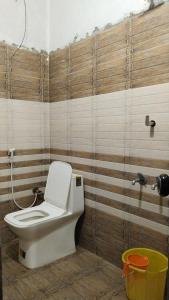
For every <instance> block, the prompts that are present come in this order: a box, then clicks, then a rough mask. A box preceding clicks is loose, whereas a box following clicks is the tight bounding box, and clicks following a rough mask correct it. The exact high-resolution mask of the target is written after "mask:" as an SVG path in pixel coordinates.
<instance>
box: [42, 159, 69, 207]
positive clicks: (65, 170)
mask: <svg viewBox="0 0 169 300" xmlns="http://www.w3.org/2000/svg"><path fill="white" fill-rule="evenodd" d="M71 178H72V167H71V166H70V165H69V164H67V163H64V162H60V161H55V162H53V163H52V164H51V165H50V168H49V174H48V178H47V184H46V189H45V195H44V198H45V201H46V202H48V203H50V204H52V205H54V206H57V207H59V208H62V209H64V210H66V207H67V201H68V196H69V190H70V184H71Z"/></svg>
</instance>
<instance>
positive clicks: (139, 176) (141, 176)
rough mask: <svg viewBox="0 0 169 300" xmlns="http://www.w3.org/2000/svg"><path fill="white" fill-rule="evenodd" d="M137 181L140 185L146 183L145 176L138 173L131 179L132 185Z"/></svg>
mask: <svg viewBox="0 0 169 300" xmlns="http://www.w3.org/2000/svg"><path fill="white" fill-rule="evenodd" d="M137 182H138V183H139V184H140V185H145V184H146V183H147V180H146V178H145V177H144V175H143V174H141V173H138V174H137V177H136V178H135V179H134V180H132V185H135V184H136V183H137Z"/></svg>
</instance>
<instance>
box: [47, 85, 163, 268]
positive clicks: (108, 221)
mask: <svg viewBox="0 0 169 300" xmlns="http://www.w3.org/2000/svg"><path fill="white" fill-rule="evenodd" d="M168 99H169V84H162V85H156V86H149V87H143V88H138V89H130V90H127V91H120V92H114V93H110V94H105V95H99V96H91V97H86V98H81V99H80V98H79V99H75V100H71V101H69V100H68V101H62V102H57V103H52V104H51V106H50V108H51V114H50V122H51V159H56V160H63V161H67V162H70V163H71V165H72V167H73V170H74V172H77V173H80V174H82V175H83V176H84V178H85V204H86V210H85V217H84V221H83V226H82V232H81V238H80V243H81V245H82V246H84V247H87V248H88V249H90V250H92V251H94V252H96V253H97V254H99V255H101V256H103V257H105V258H106V259H109V260H110V261H113V262H114V263H116V264H120V255H121V253H122V251H123V250H124V249H126V248H129V247H133V246H142V247H151V248H155V249H158V250H161V251H162V252H164V253H167V247H168V242H167V239H168V235H169V198H168V197H167V198H160V197H159V195H158V193H157V191H152V190H151V185H152V184H153V183H154V182H155V176H158V175H160V174H161V173H167V174H168V172H169V168H168V163H169V160H168V157H169V100H168ZM147 114H148V115H150V118H151V119H153V120H155V121H156V124H157V125H156V127H155V130H154V134H153V135H152V133H151V134H150V127H146V126H145V116H146V115H147ZM137 172H141V173H143V174H144V175H145V176H146V177H147V180H148V184H147V185H146V186H145V187H143V188H141V189H140V186H139V184H136V185H135V186H133V185H132V184H131V181H132V180H133V179H134V178H135V177H136V174H137Z"/></svg>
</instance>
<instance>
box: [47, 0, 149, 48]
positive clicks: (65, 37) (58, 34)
mask: <svg viewBox="0 0 169 300" xmlns="http://www.w3.org/2000/svg"><path fill="white" fill-rule="evenodd" d="M49 1H50V43H49V50H55V49H56V48H62V47H64V46H65V45H67V44H68V43H70V42H72V41H73V39H74V36H75V35H76V34H78V38H79V39H80V38H82V37H84V36H85V35H86V33H87V32H89V34H91V33H92V31H93V29H94V28H95V27H96V26H97V27H103V26H105V25H106V24H107V23H110V22H111V23H113V24H114V23H117V22H119V21H120V20H121V19H123V18H124V17H125V16H127V15H129V13H130V12H139V11H141V10H144V9H147V8H148V6H149V4H148V0H49Z"/></svg>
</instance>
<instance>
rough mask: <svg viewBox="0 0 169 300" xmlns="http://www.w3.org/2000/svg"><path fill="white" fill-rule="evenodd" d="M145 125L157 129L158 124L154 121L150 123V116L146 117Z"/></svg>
mask: <svg viewBox="0 0 169 300" xmlns="http://www.w3.org/2000/svg"><path fill="white" fill-rule="evenodd" d="M145 125H146V126H150V127H155V126H156V122H155V121H154V120H151V121H150V116H148V115H147V116H146V117H145Z"/></svg>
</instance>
